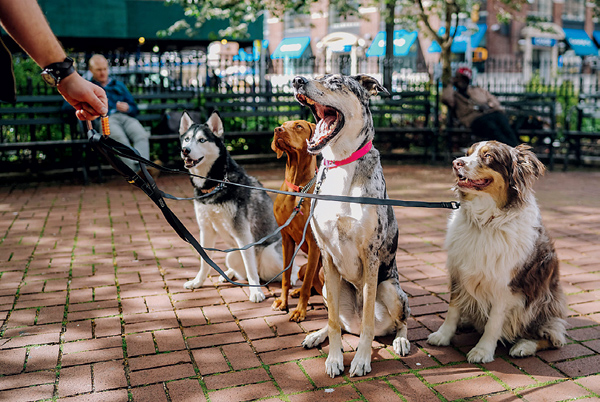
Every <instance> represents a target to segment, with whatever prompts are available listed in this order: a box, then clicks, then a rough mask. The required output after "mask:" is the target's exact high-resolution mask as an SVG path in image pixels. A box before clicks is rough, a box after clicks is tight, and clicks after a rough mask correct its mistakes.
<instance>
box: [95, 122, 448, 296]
mask: <svg viewBox="0 0 600 402" xmlns="http://www.w3.org/2000/svg"><path fill="white" fill-rule="evenodd" d="M102 131H103V134H100V133H98V132H97V131H96V130H94V129H93V128H92V126H91V122H89V121H88V133H87V135H88V139H89V142H90V144H91V145H92V146H94V148H95V149H96V150H97V151H98V152H100V153H101V154H102V155H104V157H105V158H106V159H107V160H108V162H109V163H110V164H111V166H112V167H113V169H115V170H116V171H117V173H119V174H120V175H121V176H123V177H124V178H125V179H126V180H127V181H128V182H129V183H130V184H133V185H134V186H136V187H139V188H140V189H141V190H142V191H143V192H144V193H146V195H147V196H148V197H149V198H150V199H151V200H152V201H153V202H154V203H155V204H156V205H157V206H158V207H159V209H160V210H161V212H162V214H163V216H164V217H165V219H166V220H167V222H169V224H170V225H171V227H173V229H174V230H175V232H176V233H177V234H178V235H179V237H181V239H182V240H184V241H185V242H187V243H189V244H191V245H192V246H193V247H194V248H195V249H196V251H197V252H198V254H200V257H202V259H203V260H204V261H205V262H206V263H208V265H209V266H210V267H211V268H213V269H214V270H215V271H217V272H218V273H219V274H220V275H221V276H222V277H223V278H224V279H225V280H226V281H227V282H229V283H231V284H233V285H236V286H245V287H261V286H265V285H268V284H269V283H271V282H272V281H274V280H275V279H277V278H278V277H279V276H280V275H281V274H283V272H285V271H286V270H288V269H290V267H291V266H293V262H294V258H292V260H291V261H290V264H289V265H288V266H287V267H286V268H285V269H284V270H283V271H282V272H280V273H279V274H277V275H276V276H275V277H274V278H272V279H270V280H269V281H267V282H266V283H265V284H262V285H261V284H258V285H250V284H247V283H239V282H236V281H234V280H232V279H231V278H229V277H228V276H227V275H226V274H225V272H224V271H223V270H222V269H221V268H220V267H219V266H218V265H217V264H216V263H215V262H214V261H213V260H212V259H211V258H210V256H209V255H208V254H207V253H206V250H211V251H212V250H216V251H225V252H231V251H241V250H246V249H248V248H249V247H252V246H253V245H256V244H260V243H262V242H264V241H266V239H268V238H270V237H272V236H274V235H276V234H277V233H279V232H280V231H281V229H283V227H285V226H287V225H289V223H290V222H291V221H292V219H293V218H294V217H295V215H296V214H297V212H298V211H299V209H300V208H299V207H300V205H301V203H302V202H303V200H304V198H312V199H314V200H315V202H313V203H312V205H311V209H310V215H309V217H308V219H307V221H306V225H305V227H304V230H303V232H302V241H301V242H300V244H298V246H297V248H296V250H295V252H294V255H293V256H294V257H295V256H296V254H297V253H298V251H299V250H300V247H301V246H302V244H303V243H304V240H305V236H306V231H307V228H308V225H309V222H310V219H312V216H313V213H314V206H315V204H316V202H317V200H325V201H339V202H351V203H359V204H370V205H392V206H402V207H421V208H448V209H458V208H459V206H460V204H459V203H458V202H456V201H451V202H424V201H402V200H392V199H379V198H369V197H347V196H336V195H319V194H318V192H319V189H320V183H318V185H317V188H316V189H315V193H314V194H310V193H307V192H305V191H304V190H305V189H306V191H308V190H309V189H310V187H311V186H312V184H311V185H310V186H309V185H307V186H305V189H303V192H302V193H296V192H290V191H282V190H271V189H267V188H260V187H254V186H249V185H244V184H240V183H233V182H229V181H225V180H217V179H212V178H207V177H203V176H199V175H194V174H191V173H189V172H184V171H181V170H179V169H170V168H165V167H163V166H160V165H157V164H155V163H153V162H151V161H149V160H147V159H146V158H143V157H142V156H141V155H140V154H139V152H138V151H137V150H136V149H134V148H131V147H129V146H127V145H124V144H121V143H119V142H117V141H115V140H113V139H112V138H110V137H109V133H110V131H109V128H108V117H106V116H105V117H103V118H102ZM117 156H121V157H124V158H128V159H132V160H135V161H138V162H141V163H140V173H141V176H140V175H138V174H137V173H136V172H134V171H133V170H132V169H131V168H129V166H127V165H126V164H125V163H124V162H123V161H121V160H120V159H119V158H118V157H117ZM146 165H148V166H152V167H154V168H156V169H159V170H162V171H166V172H171V173H179V174H187V175H190V176H193V177H198V178H201V179H204V180H212V181H214V182H217V183H219V186H223V187H224V186H225V185H227V184H232V185H236V186H239V187H244V188H248V189H252V190H261V191H269V192H272V193H276V194H284V195H293V196H297V197H301V199H300V201H299V203H298V205H297V206H296V208H295V209H294V212H293V213H292V215H290V218H288V221H287V222H286V223H285V224H284V225H285V226H283V227H281V228H278V230H277V232H276V233H273V234H271V235H268V236H266V237H264V238H263V239H260V240H258V241H257V242H255V243H254V244H251V245H246V246H244V247H242V248H239V249H228V250H218V249H212V248H207V249H206V250H205V249H204V248H203V247H202V245H200V243H198V241H197V240H196V238H195V237H194V236H193V235H192V234H191V233H190V232H189V231H188V230H187V228H186V227H185V226H184V225H183V223H182V222H181V221H180V220H179V218H177V216H176V215H175V214H174V213H173V211H171V209H170V208H169V207H168V206H167V204H166V203H165V200H164V198H170V199H175V200H177V199H199V198H204V196H208V195H212V194H214V193H213V191H215V190H216V189H217V188H219V186H217V188H215V190H213V191H211V193H208V194H205V195H202V196H200V197H190V198H179V197H175V196H172V195H170V194H167V193H164V192H163V191H161V190H160V189H159V188H158V187H157V185H156V182H155V181H154V179H153V178H152V176H151V175H150V174H149V173H148V170H147V169H146ZM315 179H316V176H315V177H314V178H313V180H315ZM311 182H312V181H311ZM223 187H221V188H219V190H217V191H220V190H221V189H222V188H223ZM163 197H164V198H163Z"/></svg>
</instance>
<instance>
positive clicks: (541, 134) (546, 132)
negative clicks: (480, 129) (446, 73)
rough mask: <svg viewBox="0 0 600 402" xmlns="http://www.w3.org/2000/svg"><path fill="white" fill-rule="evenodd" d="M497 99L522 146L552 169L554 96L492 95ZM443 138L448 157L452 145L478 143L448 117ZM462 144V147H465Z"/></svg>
mask: <svg viewBox="0 0 600 402" xmlns="http://www.w3.org/2000/svg"><path fill="white" fill-rule="evenodd" d="M492 94H493V95H494V96H496V97H497V98H498V100H499V101H500V103H501V104H502V106H503V107H504V111H505V113H506V115H507V117H508V119H509V121H510V122H511V126H512V127H513V130H515V133H516V134H517V136H518V137H519V139H520V140H521V142H523V143H527V144H529V145H531V146H532V147H533V148H534V150H535V151H536V153H538V157H540V158H543V159H547V161H548V168H549V169H550V170H552V169H553V168H554V147H555V141H556V138H557V128H556V94H555V93H534V92H521V93H516V92H493V93H492ZM448 115H449V116H448V119H447V123H446V128H445V129H444V131H443V136H444V138H445V140H446V149H447V150H448V155H451V154H452V152H453V150H454V149H455V148H456V145H457V144H458V145H470V144H471V143H473V142H476V141H481V140H482V138H478V137H477V136H475V135H474V134H472V133H471V130H469V129H467V128H466V127H464V126H460V125H459V124H458V123H457V121H456V120H455V118H454V117H453V116H452V115H451V113H448ZM465 141H466V144H465Z"/></svg>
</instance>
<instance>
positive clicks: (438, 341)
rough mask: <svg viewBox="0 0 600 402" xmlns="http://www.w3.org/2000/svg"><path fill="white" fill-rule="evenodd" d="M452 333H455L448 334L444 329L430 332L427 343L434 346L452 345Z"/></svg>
mask: <svg viewBox="0 0 600 402" xmlns="http://www.w3.org/2000/svg"><path fill="white" fill-rule="evenodd" d="M452 335H454V334H451V335H450V336H448V334H444V333H443V332H442V331H437V332H434V333H432V334H429V336H428V337H427V343H429V344H430V345H434V346H448V345H450V340H451V339H452Z"/></svg>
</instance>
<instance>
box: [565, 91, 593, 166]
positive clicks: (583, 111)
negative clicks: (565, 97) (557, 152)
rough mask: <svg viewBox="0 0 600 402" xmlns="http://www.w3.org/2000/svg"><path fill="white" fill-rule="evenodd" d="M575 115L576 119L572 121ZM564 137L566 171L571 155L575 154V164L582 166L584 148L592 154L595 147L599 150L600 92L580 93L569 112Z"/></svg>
mask: <svg viewBox="0 0 600 402" xmlns="http://www.w3.org/2000/svg"><path fill="white" fill-rule="evenodd" d="M573 115H574V116H573ZM573 117H575V119H574V120H575V121H572V120H573ZM564 139H565V142H566V144H567V154H566V155H565V163H564V165H563V169H564V170H565V171H566V170H567V169H568V165H569V160H570V158H571V155H573V154H574V159H575V164H576V165H577V166H581V165H582V159H583V158H582V154H583V152H582V150H583V149H587V150H588V151H589V152H588V153H590V154H591V153H593V152H594V149H595V150H596V152H597V149H598V148H599V144H600V94H597V93H596V94H583V93H582V94H579V101H578V103H577V105H576V106H574V107H573V108H572V110H570V111H569V113H567V116H566V119H565V131H564ZM582 140H583V142H582Z"/></svg>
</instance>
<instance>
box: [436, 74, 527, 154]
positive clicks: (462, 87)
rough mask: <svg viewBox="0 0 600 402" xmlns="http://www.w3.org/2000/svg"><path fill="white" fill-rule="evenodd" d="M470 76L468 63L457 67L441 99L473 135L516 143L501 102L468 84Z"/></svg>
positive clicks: (511, 143) (515, 137)
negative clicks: (465, 65)
mask: <svg viewBox="0 0 600 402" xmlns="http://www.w3.org/2000/svg"><path fill="white" fill-rule="evenodd" d="M472 76H473V73H472V71H471V69H470V68H468V67H460V68H459V69H458V70H456V74H455V75H454V78H453V79H452V83H451V84H450V85H448V86H446V87H445V88H444V91H443V92H442V102H443V103H444V104H446V105H447V106H448V107H449V108H450V109H452V110H453V111H454V114H455V115H456V117H457V118H458V120H459V121H460V122H461V123H462V124H464V126H465V127H469V128H470V129H471V131H472V132H473V134H475V135H476V136H478V137H480V138H482V139H485V140H496V141H500V142H503V143H505V144H507V145H510V146H511V147H515V146H517V145H518V144H519V139H518V138H517V136H516V135H515V133H514V132H513V130H512V128H511V127H510V124H509V123H508V119H507V118H506V115H505V114H504V111H503V109H502V106H500V102H499V101H498V99H497V98H496V97H495V96H494V95H492V94H491V93H489V92H488V91H486V90H485V89H483V88H479V87H473V86H470V85H469V84H470V83H471V78H472ZM453 87H454V88H453Z"/></svg>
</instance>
